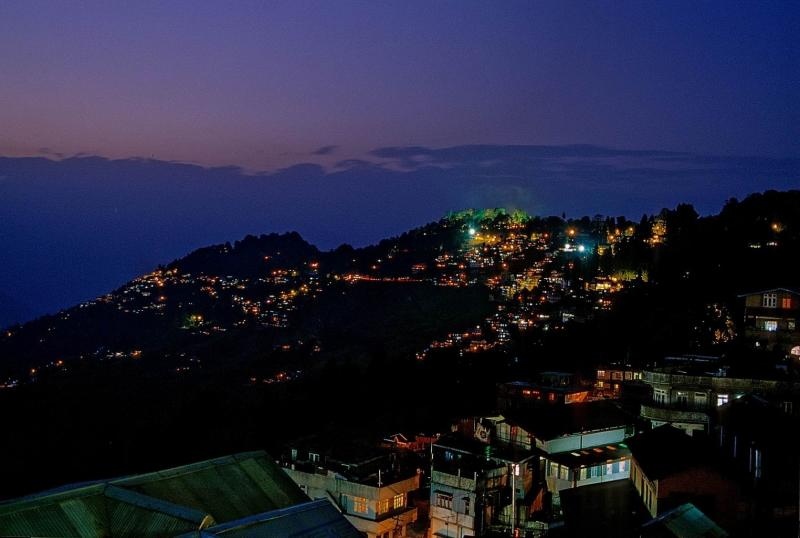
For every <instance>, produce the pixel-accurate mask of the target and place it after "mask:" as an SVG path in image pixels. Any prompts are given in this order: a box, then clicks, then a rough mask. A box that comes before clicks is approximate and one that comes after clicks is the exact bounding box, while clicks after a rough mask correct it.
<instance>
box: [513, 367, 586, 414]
mask: <svg viewBox="0 0 800 538" xmlns="http://www.w3.org/2000/svg"><path fill="white" fill-rule="evenodd" d="M590 392H591V389H590V388H589V387H587V386H584V385H582V384H579V383H578V382H577V380H576V376H575V375H574V374H570V373H566V372H542V373H541V374H539V379H538V381H536V382H528V381H510V382H507V383H500V384H499V385H497V408H498V409H499V410H500V411H501V412H502V411H507V410H511V409H518V408H523V409H524V408H530V407H535V406H538V405H542V404H571V403H578V402H585V401H586V400H588V399H589V395H590Z"/></svg>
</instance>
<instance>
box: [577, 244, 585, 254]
mask: <svg viewBox="0 0 800 538" xmlns="http://www.w3.org/2000/svg"><path fill="white" fill-rule="evenodd" d="M585 250H586V247H584V246H583V245H578V252H583V251H585Z"/></svg>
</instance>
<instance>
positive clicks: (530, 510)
mask: <svg viewBox="0 0 800 538" xmlns="http://www.w3.org/2000/svg"><path fill="white" fill-rule="evenodd" d="M503 420H504V419H503V417H487V418H476V419H467V420H464V421H462V422H461V423H460V424H459V425H458V426H457V427H456V428H455V430H454V431H453V432H452V433H450V434H448V435H444V436H442V437H441V438H440V439H439V440H438V441H437V442H436V443H435V444H434V445H433V447H432V465H431V500H430V519H431V526H430V530H431V536H435V537H448V538H453V537H455V538H463V537H466V536H483V535H485V534H486V533H488V532H490V531H503V532H506V533H508V532H509V531H511V529H512V527H513V528H516V529H520V528H522V529H524V528H526V527H535V525H536V523H535V518H534V517H532V516H533V515H534V514H535V513H536V512H538V511H541V509H542V496H543V494H544V491H543V489H542V488H541V487H539V486H540V485H539V484H538V483H537V478H538V476H539V475H540V472H539V469H538V465H539V459H538V457H537V454H536V451H535V450H533V449H531V448H530V443H529V442H528V443H527V447H526V443H525V442H524V441H523V437H524V434H523V433H521V432H519V436H518V437H514V438H508V437H506V438H505V439H501V438H498V436H497V425H498V424H500V423H502V422H503ZM509 431H510V430H509ZM516 433H518V432H516V431H515V434H516ZM518 441H523V442H518Z"/></svg>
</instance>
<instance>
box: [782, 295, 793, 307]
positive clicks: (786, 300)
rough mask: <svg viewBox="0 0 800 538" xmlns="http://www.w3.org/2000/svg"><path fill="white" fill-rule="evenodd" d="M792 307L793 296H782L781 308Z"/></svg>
mask: <svg viewBox="0 0 800 538" xmlns="http://www.w3.org/2000/svg"><path fill="white" fill-rule="evenodd" d="M791 307H792V298H791V297H782V298H781V308H791Z"/></svg>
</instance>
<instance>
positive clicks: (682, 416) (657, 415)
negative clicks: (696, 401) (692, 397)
mask: <svg viewBox="0 0 800 538" xmlns="http://www.w3.org/2000/svg"><path fill="white" fill-rule="evenodd" d="M640 414H641V416H642V417H643V418H646V419H650V420H658V421H661V422H690V423H696V424H708V421H709V417H708V413H707V412H706V411H703V410H699V409H696V408H695V409H692V408H689V407H688V406H666V405H661V404H657V403H654V402H651V403H647V404H642V410H641V413H640Z"/></svg>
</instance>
